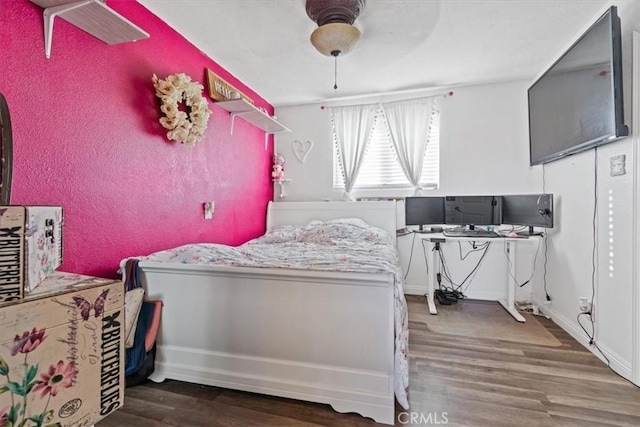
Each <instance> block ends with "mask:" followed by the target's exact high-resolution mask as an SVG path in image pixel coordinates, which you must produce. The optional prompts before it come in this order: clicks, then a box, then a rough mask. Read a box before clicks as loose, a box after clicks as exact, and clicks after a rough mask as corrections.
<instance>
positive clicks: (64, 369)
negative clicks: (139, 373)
mask: <svg viewBox="0 0 640 427" xmlns="http://www.w3.org/2000/svg"><path fill="white" fill-rule="evenodd" d="M123 305H124V289H123V285H122V283H121V282H120V281H114V280H109V279H98V278H95V277H89V276H82V275H77V274H70V273H61V272H54V273H53V274H51V275H50V276H49V277H47V278H46V279H45V280H44V281H43V282H42V283H41V284H40V286H39V287H38V288H37V289H36V291H35V292H33V293H31V294H29V295H27V296H26V297H25V299H24V300H22V301H16V302H5V303H0V426H4V425H9V426H29V427H32V426H42V427H46V426H50V427H63V426H73V427H76V426H86V425H92V424H94V423H95V422H97V421H98V420H100V419H102V418H104V417H105V416H107V415H108V414H110V413H112V412H113V411H115V410H116V409H118V408H119V407H120V406H122V404H123V399H124V355H125V352H124V307H123Z"/></svg>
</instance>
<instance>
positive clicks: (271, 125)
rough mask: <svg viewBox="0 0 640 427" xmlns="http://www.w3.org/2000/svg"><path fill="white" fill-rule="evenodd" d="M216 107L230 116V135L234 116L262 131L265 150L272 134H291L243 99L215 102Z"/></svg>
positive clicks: (287, 129) (286, 128)
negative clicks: (222, 109)
mask: <svg viewBox="0 0 640 427" xmlns="http://www.w3.org/2000/svg"><path fill="white" fill-rule="evenodd" d="M216 105H219V106H220V107H222V108H224V109H225V110H227V111H228V112H229V113H230V114H231V134H232V135H233V126H234V123H235V119H236V116H239V117H240V118H241V119H243V120H245V121H247V122H249V123H251V124H252V125H254V126H255V127H257V128H258V129H262V130H263V131H264V132H265V134H264V148H265V150H266V149H267V143H268V140H269V135H270V134H272V133H280V132H291V129H289V128H288V127H286V126H284V125H283V124H282V123H280V122H278V121H277V120H276V119H274V118H273V117H271V116H269V115H268V114H266V113H265V112H264V111H262V110H260V109H259V108H257V107H255V106H253V105H251V104H249V103H248V102H247V101H245V100H244V99H230V100H228V101H219V102H216Z"/></svg>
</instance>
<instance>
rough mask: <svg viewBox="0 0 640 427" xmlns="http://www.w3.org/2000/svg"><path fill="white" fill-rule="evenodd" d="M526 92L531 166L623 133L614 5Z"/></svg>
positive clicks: (619, 49)
mask: <svg viewBox="0 0 640 427" xmlns="http://www.w3.org/2000/svg"><path fill="white" fill-rule="evenodd" d="M528 98H529V153H530V164H531V165H532V166H533V165H539V164H542V163H547V162H551V161H554V160H557V159H559V158H562V157H565V156H568V155H570V154H575V153H577V152H580V151H583V150H586V149H589V148H592V147H596V146H598V145H602V144H606V143H609V142H612V141H615V140H616V139H619V138H622V137H625V136H627V135H629V129H628V128H627V126H626V125H625V124H624V112H623V106H622V44H621V30H620V19H619V18H618V14H617V10H616V7H615V6H612V7H611V8H610V9H609V10H607V12H606V13H605V14H604V15H602V16H601V17H600V18H599V19H598V20H597V21H596V23H595V24H593V25H592V26H591V28H589V30H587V32H586V33H585V34H584V35H582V37H580V39H579V40H578V41H577V42H575V43H574V45H573V46H572V47H571V48H570V49H569V50H568V51H567V52H566V53H565V54H564V55H562V57H560V59H558V60H557V61H556V62H555V63H554V64H553V65H552V66H551V68H549V69H548V70H547V71H546V72H545V73H544V74H543V75H542V77H540V78H539V79H538V80H537V81H536V82H535V83H534V84H533V85H532V86H531V87H530V88H529V90H528Z"/></svg>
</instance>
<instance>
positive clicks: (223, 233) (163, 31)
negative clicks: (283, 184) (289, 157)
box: [0, 0, 273, 277]
mask: <svg viewBox="0 0 640 427" xmlns="http://www.w3.org/2000/svg"><path fill="white" fill-rule="evenodd" d="M108 4H109V6H111V7H112V8H113V9H115V10H116V11H118V12H119V13H120V14H122V15H123V16H125V17H127V19H129V20H130V21H132V22H133V23H135V24H136V25H138V26H139V27H141V28H143V29H144V30H145V31H146V32H148V33H149V34H150V35H151V37H150V38H148V39H146V40H142V41H138V42H134V43H124V44H119V45H113V46H109V45H107V44H105V43H103V42H101V41H100V40H98V39H96V38H94V37H93V36H91V35H89V34H87V33H85V32H83V31H81V30H79V29H78V28H76V27H74V26H72V25H70V24H68V23H67V22H65V21H63V20H61V19H58V18H56V21H55V27H54V36H53V45H52V52H51V59H46V58H45V56H44V36H43V18H42V9H41V8H40V7H38V6H36V5H34V4H33V3H31V2H29V1H28V0H0V40H1V43H0V92H2V93H3V94H4V95H5V97H6V99H7V103H8V104H9V110H10V113H11V120H12V125H13V138H14V174H13V188H12V194H11V203H12V204H19V205H61V206H62V207H63V208H64V216H65V229H64V239H65V240H64V257H65V261H64V264H63V265H62V267H61V268H60V270H62V271H69V272H76V273H83V274H91V275H96V276H103V277H115V271H116V269H117V267H118V263H119V261H120V260H121V259H122V258H125V257H128V256H135V255H144V254H148V253H151V252H153V251H158V250H163V249H167V248H171V247H175V246H178V245H182V244H186V243H191V242H217V243H225V244H231V245H237V244H241V243H243V242H245V241H247V240H249V239H251V238H253V237H256V236H258V235H260V234H262V233H263V232H264V228H265V212H266V205H267V202H268V201H269V200H271V199H272V197H273V187H272V185H271V181H270V172H271V156H272V153H273V148H272V147H273V145H272V143H270V145H269V150H268V151H265V149H264V133H263V132H262V131H260V130H259V129H257V128H255V127H253V126H251V125H249V124H248V123H246V122H244V121H242V120H237V121H236V125H235V129H234V134H233V136H232V135H230V121H229V114H228V113H227V112H226V111H225V110H223V109H222V108H220V107H218V106H216V105H215V104H214V103H213V102H211V100H209V101H210V102H209V105H210V107H211V109H212V115H211V118H210V119H209V126H208V129H207V131H206V134H205V138H204V139H203V140H202V141H201V142H199V143H198V144H197V145H195V146H187V145H182V144H179V143H174V142H170V141H168V140H167V139H166V138H165V136H164V135H165V131H164V129H163V128H162V127H161V125H160V124H159V123H158V119H159V118H160V114H161V113H160V109H159V103H158V99H157V98H156V96H155V92H154V88H153V85H152V82H151V75H152V74H153V73H155V74H157V75H158V77H160V78H164V77H166V76H167V75H169V74H173V73H178V72H183V73H186V74H187V75H189V76H191V77H192V79H194V80H197V81H200V82H201V83H202V84H203V85H205V87H206V78H205V69H206V68H210V69H212V70H213V71H214V72H216V73H217V74H219V75H221V76H222V77H223V78H225V79H226V80H227V81H229V82H230V83H231V84H233V85H234V86H236V87H238V88H239V89H240V90H242V91H243V92H244V93H245V94H247V95H248V96H250V97H252V98H253V99H254V101H255V103H256V105H257V106H262V107H265V108H267V110H268V111H270V112H271V113H272V112H273V108H272V106H271V105H269V104H268V103H267V102H266V101H265V100H264V99H262V98H260V97H259V96H258V95H257V94H256V93H255V92H253V91H252V90H251V89H250V88H248V87H246V86H245V85H244V84H242V83H241V82H240V81H238V80H237V79H235V78H234V77H233V76H232V75H230V74H229V73H228V72H227V71H226V70H224V69H223V68H221V66H220V65H218V64H216V63H215V62H213V61H212V60H211V59H209V58H208V57H207V56H205V55H204V54H203V53H202V52H200V51H199V50H198V49H197V48H195V47H194V46H192V45H191V44H190V43H189V42H187V41H186V40H185V39H184V38H183V37H182V36H180V35H179V34H178V33H176V32H175V31H174V30H172V29H171V28H170V27H168V26H167V25H166V24H165V23H164V22H162V21H161V20H160V19H159V18H157V17H156V16H155V15H153V14H152V13H150V12H149V11H148V10H147V9H145V8H144V7H143V6H142V5H140V4H138V3H137V2H135V1H131V0H109V1H108ZM247 60H248V61H250V60H251V58H248V59H247ZM250 65H251V66H259V64H250ZM207 98H208V96H207ZM210 200H213V201H215V204H216V206H215V209H216V210H215V214H214V219H213V220H205V219H204V210H203V203H204V202H206V201H210Z"/></svg>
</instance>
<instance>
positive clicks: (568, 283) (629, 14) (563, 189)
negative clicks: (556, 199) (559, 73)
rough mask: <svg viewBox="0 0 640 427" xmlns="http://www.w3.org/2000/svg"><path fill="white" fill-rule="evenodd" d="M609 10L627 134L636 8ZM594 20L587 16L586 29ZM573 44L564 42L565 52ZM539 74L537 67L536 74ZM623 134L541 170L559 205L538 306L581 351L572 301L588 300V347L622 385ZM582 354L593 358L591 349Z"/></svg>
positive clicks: (628, 145) (626, 364)
mask: <svg viewBox="0 0 640 427" xmlns="http://www.w3.org/2000/svg"><path fill="white" fill-rule="evenodd" d="M612 4H614V5H617V7H618V15H619V16H620V19H621V24H622V33H623V34H622V35H623V37H622V55H623V77H624V79H623V80H624V101H625V123H626V124H627V125H629V126H631V122H632V119H631V117H632V105H631V100H632V95H633V92H632V87H631V74H632V56H633V55H632V43H631V39H632V31H633V29H636V30H637V29H638V28H640V4H639V3H638V2H631V1H617V2H609V3H608V4H607V5H606V7H603V9H602V11H601V12H604V11H605V9H606V8H608V7H609V6H611V5H612ZM600 14H601V13H598V14H596V15H594V16H593V21H595V20H596V19H597V18H598V17H599V16H600ZM589 25H590V22H589V23H585V27H584V28H583V30H581V31H580V32H579V34H576V36H575V37H576V38H577V37H579V35H580V34H582V32H583V31H586V30H587V28H588V27H589ZM573 41H574V40H567V45H566V46H565V49H566V48H568V47H569V46H570V45H571V44H572V43H573ZM565 49H563V50H562V51H564V50H565ZM561 53H562V52H554V53H552V54H551V55H550V57H549V64H546V65H551V63H552V61H553V60H554V58H556V57H557V56H558V55H560V54H561ZM544 68H545V65H543V66H542V67H541V71H542V69H544ZM635 90H637V88H636V89H635ZM636 107H637V106H636ZM631 133H632V134H631V135H630V136H629V137H627V138H625V139H622V140H620V141H616V142H614V143H611V144H607V145H605V146H602V147H600V148H598V150H597V158H596V151H594V150H589V151H587V152H584V153H580V154H577V155H574V156H571V157H568V158H565V159H561V160H558V161H555V162H552V163H549V164H547V165H546V166H545V181H546V189H547V191H550V192H553V193H555V194H559V195H560V197H561V203H560V204H559V205H558V206H557V209H556V219H557V220H558V221H557V224H558V226H557V227H556V228H555V229H554V230H553V232H552V233H551V234H550V235H549V250H548V255H549V256H548V260H549V262H548V278H549V280H548V283H549V286H548V291H549V295H550V296H551V303H547V304H546V305H543V306H544V307H545V310H546V312H547V313H549V314H550V315H551V316H552V318H553V319H554V321H555V322H556V323H558V324H559V325H560V326H562V327H563V328H564V329H565V330H567V331H568V332H569V333H571V334H572V335H573V336H574V337H575V338H577V339H579V340H580V341H581V342H582V343H583V344H585V345H586V346H588V339H587V337H586V334H585V333H584V332H583V331H582V329H581V328H580V326H579V325H578V323H577V321H576V316H577V315H578V312H579V310H578V301H579V298H580V297H587V298H589V299H591V297H592V295H595V298H594V305H595V310H594V312H595V317H594V318H595V336H596V342H597V344H598V346H599V347H600V348H601V349H602V350H603V351H604V352H605V354H606V355H607V357H608V358H609V359H610V360H611V365H612V366H613V367H614V369H616V371H617V372H619V373H621V374H622V375H624V376H626V377H627V378H629V377H630V376H631V369H632V366H631V365H632V355H633V342H634V337H633V336H632V326H631V325H632V319H633V310H634V301H633V299H632V295H633V287H634V286H638V283H635V284H634V283H633V269H634V268H635V264H636V263H637V260H635V259H634V258H633V250H634V249H633V239H634V234H633V232H632V231H633V230H634V225H635V226H637V221H638V220H639V219H638V218H637V217H634V214H633V202H634V198H635V197H638V194H634V192H635V191H637V189H635V188H634V175H636V174H637V173H638V169H637V168H638V165H636V164H634V160H633V154H634V145H636V144H638V140H637V139H638V132H637V130H634V129H631ZM619 155H625V156H626V174H625V175H621V176H611V175H610V160H611V158H612V157H614V156H619ZM596 171H597V173H596ZM596 175H597V187H596V185H595V181H596ZM596 196H597V212H598V213H597V218H596V220H595V224H596V237H595V242H596V245H595V260H596V269H595V275H594V280H593V281H592V274H594V273H593V268H592V255H593V249H594V244H593V242H594V239H593V231H592V230H593V223H594V220H593V206H594V201H595V199H596ZM592 284H593V286H592ZM533 297H534V300H535V301H537V302H539V303H540V304H544V301H545V295H544V293H543V292H541V290H540V289H536V290H534V294H533ZM635 309H636V310H637V309H638V307H635ZM582 322H583V325H584V327H585V328H587V330H588V331H590V332H591V330H592V328H591V324H590V322H589V321H588V318H587V317H586V316H582ZM635 338H636V340H637V341H636V342H640V337H635ZM590 348H591V350H592V351H594V353H596V354H597V355H599V354H598V352H597V351H595V349H594V348H593V347H590Z"/></svg>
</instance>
